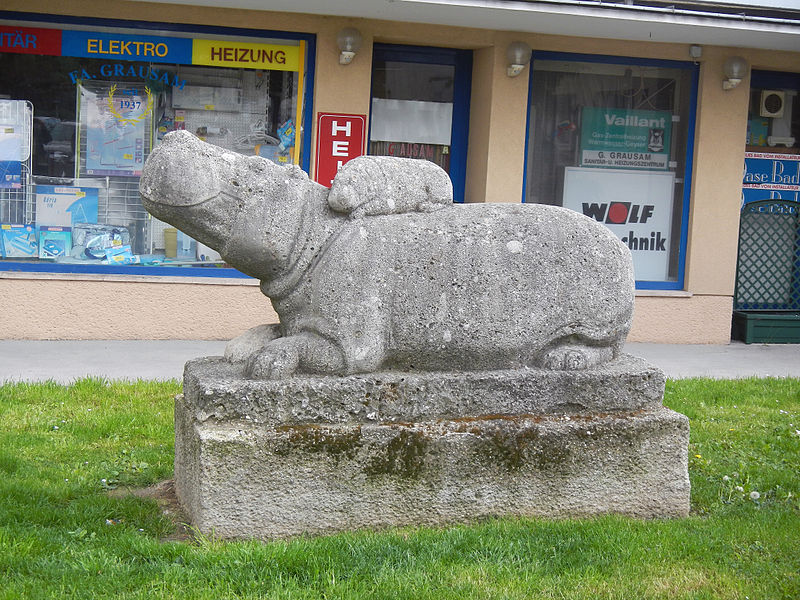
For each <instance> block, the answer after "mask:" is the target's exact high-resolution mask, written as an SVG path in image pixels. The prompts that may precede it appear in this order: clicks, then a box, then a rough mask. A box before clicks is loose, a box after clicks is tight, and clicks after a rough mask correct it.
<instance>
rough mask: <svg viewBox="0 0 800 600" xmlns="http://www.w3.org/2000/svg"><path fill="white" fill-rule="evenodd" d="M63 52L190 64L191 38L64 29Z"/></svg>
mask: <svg viewBox="0 0 800 600" xmlns="http://www.w3.org/2000/svg"><path fill="white" fill-rule="evenodd" d="M61 55H62V56H79V57H85V58H104V59H111V60H135V61H143V62H161V63H174V64H182V65H190V64H192V40H191V39H189V38H168V37H158V36H152V35H125V34H117V33H103V32H100V31H70V30H64V32H63V33H62V38H61Z"/></svg>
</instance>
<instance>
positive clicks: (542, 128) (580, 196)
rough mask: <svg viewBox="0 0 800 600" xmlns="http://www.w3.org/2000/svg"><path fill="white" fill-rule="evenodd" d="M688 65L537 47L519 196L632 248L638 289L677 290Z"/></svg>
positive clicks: (685, 180)
mask: <svg viewBox="0 0 800 600" xmlns="http://www.w3.org/2000/svg"><path fill="white" fill-rule="evenodd" d="M696 74H697V70H696V67H695V65H693V64H692V63H680V62H674V61H645V60H640V59H625V58H620V57H599V56H592V57H586V56H580V55H563V54H551V53H536V54H535V55H534V61H533V68H532V73H531V101H530V115H529V139H528V154H527V161H528V162H527V168H526V170H527V183H526V190H525V198H524V200H525V201H526V202H538V203H542V204H555V205H559V206H564V207H566V208H570V209H572V210H576V211H578V212H582V213H583V214H585V215H586V216H588V217H591V218H593V219H595V220H597V221H599V222H601V223H604V224H605V225H606V226H607V227H608V228H609V229H611V231H613V232H614V233H615V234H616V235H617V236H618V237H619V238H620V239H621V240H622V242H623V243H625V244H626V245H627V246H628V248H629V249H630V250H631V253H632V254H633V261H634V270H635V274H636V279H637V287H639V288H656V289H680V288H682V286H683V271H684V259H683V256H682V253H683V248H684V247H685V240H686V235H687V220H688V219H687V206H688V204H687V203H688V196H689V190H690V187H691V186H690V181H689V175H690V163H689V161H688V160H687V157H690V156H691V148H690V144H691V135H692V123H693V120H694V103H695V98H696Z"/></svg>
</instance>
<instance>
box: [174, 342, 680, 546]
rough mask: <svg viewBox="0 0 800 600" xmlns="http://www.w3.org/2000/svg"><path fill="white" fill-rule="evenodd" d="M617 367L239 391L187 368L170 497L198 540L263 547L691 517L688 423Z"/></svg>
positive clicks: (225, 371) (213, 366)
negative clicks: (317, 539)
mask: <svg viewBox="0 0 800 600" xmlns="http://www.w3.org/2000/svg"><path fill="white" fill-rule="evenodd" d="M663 389H664V376H663V373H661V371H659V370H658V369H656V368H654V367H652V366H651V365H648V364H647V363H645V362H644V361H641V360H639V359H635V358H633V357H629V356H622V357H620V358H619V359H618V360H616V361H614V362H612V363H609V364H607V365H604V366H603V367H600V368H596V369H593V370H589V371H583V372H577V373H564V372H553V371H544V370H541V371H540V370H519V371H492V372H478V373H444V374H443V373H429V374H424V373H422V374H420V373H414V374H409V373H394V372H392V373H388V372H387V373H378V374H370V375H368V376H350V377H341V378H339V377H307V378H293V379H289V380H286V381H257V380H247V379H244V378H243V376H242V369H241V366H240V365H237V364H231V363H227V362H226V361H224V360H223V359H221V358H204V359H198V360H194V361H191V362H189V363H187V365H186V370H185V375H184V395H183V396H180V397H178V399H177V401H176V405H175V435H176V439H175V482H176V490H177V494H178V498H179V500H180V501H181V503H182V505H183V506H184V508H185V510H186V511H187V513H188V515H189V517H190V519H191V521H192V523H193V524H194V525H195V526H197V527H198V528H199V529H200V530H201V531H203V532H207V533H211V532H214V533H215V534H216V535H219V536H221V537H224V538H245V537H252V538H260V539H274V538H283V537H291V536H295V535H301V534H324V533H332V532H337V531H345V530H352V529H358V528H364V527H386V526H394V525H409V524H430V525H435V524H443V523H452V522H465V521H470V520H474V519H476V518H480V517H484V516H490V515H492V516H494V515H497V516H508V515H518V516H543V517H568V516H583V515H597V514H605V513H618V514H625V515H631V516H635V517H643V518H650V517H681V516H685V515H687V514H688V511H689V478H688V470H687V449H688V442H689V425H688V419H686V417H684V416H683V415H680V414H678V413H675V412H673V411H671V410H669V409H666V408H664V407H663V406H662V405H661V399H662V396H663Z"/></svg>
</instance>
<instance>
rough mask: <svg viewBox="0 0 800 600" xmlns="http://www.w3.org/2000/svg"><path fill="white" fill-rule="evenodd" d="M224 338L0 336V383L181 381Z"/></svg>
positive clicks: (717, 356)
mask: <svg viewBox="0 0 800 600" xmlns="http://www.w3.org/2000/svg"><path fill="white" fill-rule="evenodd" d="M224 350H225V342H222V341H213V342H207V341H192V340H177V341H175V340H169V341H152V340H123V341H120V340H99V341H98V340H92V341H18V340H0V381H46V380H49V379H52V380H54V381H56V382H58V383H69V382H71V381H73V380H75V379H77V378H80V377H86V376H92V377H105V378H108V379H130V380H136V379H162V380H163V379H180V378H181V377H182V374H183V365H184V363H185V362H186V361H187V360H189V359H192V358H195V357H198V356H214V355H221V354H222V353H223V352H224ZM625 351H626V352H628V353H629V354H633V355H636V356H641V357H642V358H644V359H646V360H648V361H650V362H651V363H653V364H655V365H657V366H658V367H660V368H661V369H663V370H664V372H665V373H666V374H667V377H670V378H673V379H680V378H686V377H713V378H716V379H733V378H739V377H751V376H756V377H786V376H790V377H800V345H796V344H769V345H768V344H750V345H746V344H743V343H740V342H733V343H731V344H729V345H725V346H702V345H682V344H639V343H630V344H627V345H626V347H625Z"/></svg>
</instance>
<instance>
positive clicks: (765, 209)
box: [734, 200, 800, 311]
mask: <svg viewBox="0 0 800 600" xmlns="http://www.w3.org/2000/svg"><path fill="white" fill-rule="evenodd" d="M734 310H739V311H765V310H766V311H800V204H798V203H796V202H788V201H782V200H761V201H758V202H750V203H748V204H746V205H745V206H744V207H743V208H742V214H741V222H740V225H739V256H738V262H737V267H736V292H735V294H734Z"/></svg>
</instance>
